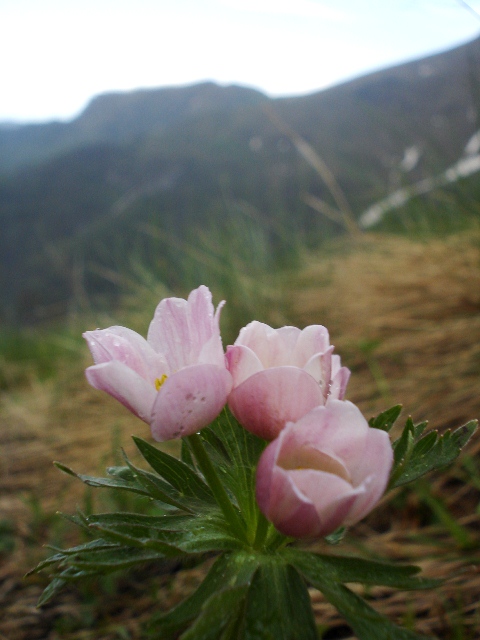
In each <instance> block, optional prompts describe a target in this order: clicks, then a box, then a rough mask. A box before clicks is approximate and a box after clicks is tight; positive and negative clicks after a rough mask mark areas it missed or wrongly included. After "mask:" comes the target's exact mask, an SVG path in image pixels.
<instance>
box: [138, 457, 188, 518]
mask: <svg viewBox="0 0 480 640" xmlns="http://www.w3.org/2000/svg"><path fill="white" fill-rule="evenodd" d="M127 464H128V466H129V468H130V469H131V471H132V473H134V475H135V479H136V481H137V483H138V484H140V485H141V486H142V487H143V488H144V489H145V491H146V492H147V495H148V496H149V497H150V498H152V499H153V500H156V501H158V502H161V503H162V504H163V505H170V506H171V507H177V509H180V510H182V511H189V512H191V513H193V512H194V511H195V509H196V508H197V507H198V500H192V499H191V498H190V497H186V496H185V495H184V494H183V493H181V492H180V491H178V490H177V489H176V488H175V487H172V485H171V484H169V483H168V482H165V481H164V480H162V479H161V478H160V477H159V476H158V475H156V474H155V473H151V472H150V471H145V470H144V469H139V468H138V467H136V466H135V465H133V464H132V463H131V462H130V461H129V460H128V459H127Z"/></svg>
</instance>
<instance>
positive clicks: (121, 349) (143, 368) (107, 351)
mask: <svg viewBox="0 0 480 640" xmlns="http://www.w3.org/2000/svg"><path fill="white" fill-rule="evenodd" d="M83 337H84V338H85V340H86V341H87V344H88V347H89V349H90V351H91V353H92V356H93V359H94V361H95V364H101V363H104V362H110V361H111V360H117V361H119V362H122V363H123V364H125V365H126V366H127V367H129V368H130V369H133V371H136V373H138V374H139V375H140V376H142V378H144V379H145V380H147V381H148V382H150V383H151V384H152V385H153V383H154V381H155V379H156V378H161V377H162V376H163V374H167V375H168V373H169V369H168V366H167V363H166V361H165V359H164V358H163V357H162V356H161V355H160V354H157V353H155V351H154V350H153V349H152V347H151V346H150V345H149V344H148V342H147V341H146V340H145V339H144V338H142V336H141V335H139V334H138V333H136V332H135V331H132V330H131V329H127V328H126V327H110V328H108V329H97V330H96V331H86V332H85V333H84V334H83Z"/></svg>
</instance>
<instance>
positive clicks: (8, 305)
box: [0, 40, 480, 324]
mask: <svg viewBox="0 0 480 640" xmlns="http://www.w3.org/2000/svg"><path fill="white" fill-rule="evenodd" d="M479 105H480V40H476V41H474V42H472V43H470V44H468V45H465V46H462V47H459V48H457V49H455V50H453V51H450V52H447V53H444V54H440V55H436V56H433V57H430V58H428V59H424V60H421V61H416V62H412V63H408V64H404V65H401V66H398V67H395V68H392V69H388V70H384V71H380V72H378V73H374V74H371V75H369V76H366V77H364V78H360V79H357V80H354V81H352V82H348V83H346V84H343V85H341V86H338V87H334V88H332V89H329V90H326V91H322V92H319V93H316V94H312V95H308V96H302V97H297V98H288V99H276V100H271V99H269V98H267V97H266V96H264V95H262V94H261V93H259V92H256V91H253V90H250V89H246V88H240V87H219V86H216V85H214V84H212V83H205V84H200V85H196V86H191V87H184V88H168V89H158V90H148V91H136V92H132V93H127V94H111V95H104V96H100V97H98V98H96V99H94V100H93V101H92V103H91V104H90V105H89V106H88V108H87V109H86V110H85V111H84V113H82V114H81V115H80V116H79V117H78V118H77V119H75V120H73V121H72V122H68V123H60V122H55V123H49V124H45V125H26V126H18V127H12V126H9V127H6V126H4V127H1V126H0V228H1V233H0V301H1V302H0V321H3V322H4V323H6V324H18V323H22V324H24V323H36V322H38V321H41V320H44V319H51V318H55V317H57V318H58V317H62V316H64V315H65V314H66V313H68V311H70V310H72V309H73V308H74V307H75V306H77V307H78V305H79V304H82V303H86V301H87V303H88V304H90V303H91V302H92V301H95V299H96V298H99V299H100V298H101V299H105V296H106V294H108V296H110V298H111V296H115V295H116V294H117V293H118V290H119V284H121V283H120V282H119V275H118V274H125V273H131V271H132V265H136V264H137V265H138V264H141V265H143V266H145V267H146V268H148V269H150V270H151V271H152V272H153V273H155V275H156V277H157V278H158V279H159V280H161V281H163V282H164V283H165V285H166V286H167V287H168V288H170V289H173V290H179V289H181V290H188V289H189V288H191V287H193V286H196V285H198V284H199V282H200V281H201V279H202V278H203V279H205V278H208V277H209V275H211V274H210V272H209V271H208V269H206V267H205V264H203V266H202V265H195V266H193V267H192V260H190V259H188V260H186V259H185V248H186V247H188V248H189V250H190V251H191V250H197V249H199V248H200V250H201V252H202V256H209V255H213V256H214V259H215V260H217V261H220V262H221V263H222V264H223V266H224V267H225V268H229V264H230V266H231V260H232V257H231V255H229V253H232V252H234V251H235V250H237V248H233V249H232V247H230V246H227V245H229V244H230V243H231V242H232V238H234V237H235V235H236V234H237V232H238V227H239V226H240V227H242V230H243V236H242V242H244V241H245V238H248V242H251V244H252V247H253V249H255V247H256V246H257V245H261V246H263V247H267V248H268V254H269V255H270V256H271V257H272V260H271V263H269V264H268V265H267V266H268V268H269V269H272V268H273V269H276V268H278V267H279V266H283V265H284V264H285V262H286V261H287V262H288V261H289V260H291V259H292V256H294V255H295V251H294V250H295V249H296V247H298V246H300V245H301V246H305V245H307V246H317V245H318V244H319V243H320V242H321V241H323V240H324V239H325V238H330V237H332V236H334V235H336V234H338V233H339V232H340V231H342V228H341V225H339V224H338V223H336V222H333V221H331V220H329V219H328V218H326V217H325V216H323V215H320V214H318V213H315V212H314V211H313V210H312V209H311V208H310V207H309V206H308V205H307V204H306V203H305V201H304V196H305V194H307V193H308V194H311V195H314V196H316V197H318V198H320V199H321V200H323V201H325V202H327V204H330V205H332V204H334V202H333V199H332V195H331V193H330V191H329V189H328V188H327V186H326V185H324V184H323V183H322V181H321V180H320V178H319V176H318V175H317V174H316V173H315V171H314V170H313V169H312V167H311V166H309V165H308V164H307V163H306V162H305V160H304V159H302V158H301V157H300V156H299V155H298V153H297V150H296V149H295V146H294V145H293V144H292V142H291V138H290V137H289V135H288V134H287V133H284V132H282V130H281V129H280V128H279V127H278V124H275V123H274V122H273V121H272V118H271V117H270V115H269V110H270V111H271V112H274V113H275V114H276V115H277V116H278V117H280V118H281V120H282V121H284V122H285V123H287V124H288V126H289V127H290V128H291V129H292V130H293V131H295V132H296V133H297V134H299V135H300V136H302V138H303V139H304V140H306V141H307V142H308V143H310V145H311V146H312V147H313V148H314V149H315V150H316V151H317V153H319V154H320V155H321V157H322V158H323V159H324V161H325V162H326V164H327V166H328V167H329V169H330V170H331V171H332V172H333V174H334V176H335V177H336V179H337V181H338V183H339V185H340V187H341V189H342V190H343V192H344V193H345V195H346V197H347V199H348V201H349V203H350V205H351V207H352V209H353V211H354V214H355V216H359V215H360V214H361V213H362V211H363V210H364V209H365V208H367V207H368V206H369V205H370V204H371V203H372V202H375V201H376V200H378V199H381V198H384V197H385V196H386V195H387V194H388V193H390V192H392V191H394V190H395V189H397V188H398V187H399V186H401V185H402V184H406V183H414V182H417V181H419V180H421V179H423V178H426V177H429V176H432V175H437V174H438V173H440V172H442V171H444V170H445V169H446V168H447V167H448V166H450V165H451V164H452V163H454V162H456V161H457V160H458V159H459V158H460V157H461V156H462V154H463V152H464V147H465V145H466V143H467V142H468V140H469V139H470V138H471V137H472V135H473V134H474V133H475V132H476V131H477V130H478V129H479V124H478V110H479ZM412 147H415V148H416V149H418V150H419V153H420V157H419V160H418V162H417V163H416V164H415V166H414V167H412V168H411V169H409V170H406V168H405V167H406V165H405V163H404V164H403V165H402V160H404V159H405V157H406V156H405V152H406V150H407V149H409V148H412ZM402 166H403V168H402ZM471 180H472V181H473V182H474V180H473V179H471ZM451 189H456V187H454V186H452V187H451ZM467 192H468V193H470V191H469V189H467ZM446 193H447V196H445V198H444V200H445V199H446V205H445V202H444V203H443V205H445V206H446V213H442V214H441V216H440V218H438V216H437V204H438V194H437V200H436V201H432V202H433V204H431V208H432V209H433V211H432V214H431V215H430V214H428V216H427V217H428V220H427V222H425V220H424V218H425V215H427V214H425V213H424V214H423V216H422V217H421V224H422V225H423V226H425V224H426V226H427V228H428V227H429V224H430V222H429V221H430V220H431V219H434V220H436V221H439V222H440V224H439V225H438V226H439V228H440V229H443V228H444V227H445V228H446V229H447V230H448V229H450V228H456V227H458V226H461V225H462V220H461V219H460V213H459V212H458V207H457V206H453V207H452V206H450V204H449V200H448V198H449V197H450V196H449V195H448V194H449V191H448V190H447V191H446ZM456 197H457V194H454V196H452V198H453V199H455V198H456ZM420 200H421V202H420V207H421V208H422V211H424V212H425V211H428V207H425V206H424V198H421V199H420ZM467 200H468V202H467V203H466V205H465V207H464V210H465V211H466V212H468V216H470V215H478V209H476V208H475V206H473V205H472V202H473V196H470V195H469V196H468V198H467ZM443 205H442V206H443ZM410 206H411V207H417V208H418V204H416V203H415V202H412V203H411V205H409V207H410ZM429 206H430V205H429ZM409 211H410V209H408V208H407V211H406V213H405V211H404V212H403V213H401V215H398V216H396V215H395V216H394V217H393V221H392V216H387V220H386V222H385V224H387V223H388V225H389V226H390V227H391V228H395V227H397V228H399V230H403V229H404V228H407V229H411V228H412V226H414V227H415V226H416V227H417V229H415V230H418V223H417V222H413V223H412V217H413V219H414V220H415V221H416V220H417V217H416V216H415V215H413V216H412V215H411V214H410V213H409ZM452 211H454V213H452ZM245 229H246V233H245ZM242 250H243V249H242ZM256 255H259V253H258V252H257V253H256ZM262 255H265V252H263V253H262ZM229 261H230V263H229ZM264 266H265V265H264Z"/></svg>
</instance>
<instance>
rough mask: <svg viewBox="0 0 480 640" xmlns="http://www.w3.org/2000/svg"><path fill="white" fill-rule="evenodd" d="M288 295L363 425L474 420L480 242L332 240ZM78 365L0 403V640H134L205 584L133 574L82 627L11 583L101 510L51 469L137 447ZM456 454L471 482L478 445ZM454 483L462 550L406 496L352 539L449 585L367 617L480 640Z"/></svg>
mask: <svg viewBox="0 0 480 640" xmlns="http://www.w3.org/2000/svg"><path fill="white" fill-rule="evenodd" d="M289 278H290V276H289ZM284 285H285V288H286V290H287V291H288V292H289V293H288V321H289V322H290V323H292V324H295V325H297V326H305V325H307V324H311V323H320V324H324V325H325V326H327V327H328V329H329V332H330V336H331V342H332V344H334V345H335V352H336V353H338V354H340V355H341V357H342V363H343V364H346V365H347V366H348V367H350V369H351V370H352V377H351V380H350V383H349V387H348V394H347V398H348V399H349V400H352V401H353V402H355V403H357V404H358V405H359V406H360V408H361V409H362V411H363V412H364V414H365V415H366V417H367V418H368V417H370V416H372V415H374V414H376V413H378V412H379V411H382V410H384V409H386V408H388V407H389V406H391V405H393V404H397V403H402V404H403V405H404V413H403V414H402V418H403V419H404V418H406V417H407V415H409V414H411V415H412V416H413V418H414V420H415V421H421V420H424V419H428V420H429V421H430V422H429V426H430V427H432V428H437V429H439V430H440V431H443V430H445V429H447V428H452V427H457V426H460V425H461V424H463V423H465V422H467V421H468V420H470V419H472V418H478V417H480V393H479V391H480V233H477V232H470V234H468V235H458V236H455V237H449V238H446V239H433V240H429V241H428V242H427V241H425V242H421V241H412V240H407V239H404V238H399V237H392V236H378V235H373V234H372V235H365V236H363V237H362V239H361V240H360V241H351V242H349V241H346V240H342V241H341V243H340V242H339V245H338V246H337V247H336V248H334V250H332V251H331V252H330V253H329V254H328V255H325V254H324V255H322V256H320V255H318V254H311V255H309V256H308V257H307V258H306V260H305V264H304V266H303V268H302V269H301V271H300V273H298V274H295V276H292V279H291V281H290V280H288V279H286V280H285V283H284ZM81 360H82V361H81V362H78V363H77V365H76V366H74V367H72V366H71V365H68V366H67V365H66V366H65V370H64V371H59V372H58V376H56V377H55V379H51V380H47V381H45V382H39V381H38V380H34V379H32V380H31V381H30V383H29V384H26V385H24V386H23V387H19V388H15V389H13V390H11V391H9V392H8V393H4V394H3V396H2V397H1V398H0V521H1V522H0V526H1V523H2V522H3V523H7V524H6V525H5V526H6V530H7V533H8V531H12V538H13V539H14V541H15V544H14V546H13V548H6V549H5V550H4V551H3V552H2V551H1V550H0V640H4V639H5V638H8V640H34V639H35V638H48V640H55V639H57V638H71V640H73V639H74V638H78V639H79V640H80V638H81V639H83V640H85V639H90V638H91V639H92V640H93V639H95V640H99V639H102V640H109V639H110V638H111V639H112V640H113V639H115V638H121V637H128V638H140V635H139V634H140V631H139V629H140V625H141V622H142V620H143V619H144V618H145V617H147V616H148V613H149V612H150V611H152V610H153V608H154V607H155V606H158V603H159V602H160V603H163V605H164V606H165V607H168V606H170V605H171V604H172V603H173V602H176V601H178V599H179V598H180V597H181V596H182V594H184V593H185V592H188V591H189V590H190V589H191V588H192V586H193V585H195V584H196V583H198V580H199V579H200V577H201V575H202V571H203V570H202V569H201V570H198V569H192V570H189V571H182V572H180V573H178V574H176V575H174V576H169V577H168V579H167V578H166V577H164V576H158V575H155V572H154V573H153V574H152V573H151V570H150V573H149V574H148V576H149V578H148V579H149V581H150V582H151V583H152V584H154V585H155V589H153V587H149V588H148V589H145V584H144V580H143V579H142V578H139V576H138V575H136V574H135V575H133V576H131V577H130V578H129V580H127V581H123V582H120V583H119V584H120V586H118V587H117V588H118V590H119V591H118V593H117V597H116V598H115V599H114V600H115V603H113V602H112V601H108V598H107V599H105V597H102V596H101V595H98V596H97V597H98V600H99V602H101V606H100V604H99V605H98V606H97V607H93V605H92V606H91V607H90V609H89V614H88V616H90V617H88V616H87V617H86V618H85V617H82V616H85V615H86V614H85V613H84V612H85V605H84V604H82V597H81V596H80V595H79V593H78V592H77V591H75V590H73V589H72V590H67V592H66V593H65V594H63V595H61V596H59V597H58V598H56V599H55V601H54V602H53V603H51V604H49V605H48V606H47V607H45V608H44V609H41V610H38V609H36V608H35V604H36V600H37V598H38V596H39V594H40V593H41V590H42V587H44V586H45V580H44V579H41V578H35V579H33V580H32V579H30V580H23V579H22V574H23V573H24V572H25V571H26V570H28V569H29V568H31V567H32V565H33V564H35V563H36V562H37V561H38V560H40V559H41V558H42V557H44V556H45V550H44V549H42V548H41V543H45V542H52V530H53V531H54V533H55V532H57V536H58V537H59V538H60V539H61V542H62V545H63V544H66V543H70V541H71V540H70V536H71V535H72V534H71V532H70V530H64V529H61V528H58V525H56V524H55V523H56V522H57V520H58V519H57V517H56V516H55V515H54V514H55V512H56V511H57V510H63V511H65V512H67V513H72V512H73V511H74V510H75V507H76V506H78V507H79V508H88V507H91V505H92V502H93V504H96V503H97V502H96V501H97V500H100V503H101V498H100V499H99V498H97V496H96V495H94V492H89V491H86V489H85V487H84V486H83V485H82V484H81V483H80V482H78V481H76V480H75V479H73V478H70V477H68V476H66V475H64V474H62V473H60V472H59V471H58V470H57V469H56V468H55V467H53V465H52V461H53V460H59V461H61V462H62V463H64V464H66V465H67V466H71V467H72V468H73V469H75V470H76V471H79V472H81V473H90V474H96V475H99V474H102V475H103V470H104V468H105V466H108V465H109V464H114V463H116V462H118V461H119V457H118V456H119V448H120V446H121V447H124V448H125V450H126V451H127V453H128V455H129V456H131V457H132V458H133V459H134V460H135V451H134V447H133V444H132V442H131V439H130V435H131V434H136V435H140V436H141V437H148V427H147V426H146V425H144V424H143V423H142V422H140V421H138V420H137V419H135V418H134V417H133V416H132V415H131V414H129V413H128V412H127V411H126V410H125V409H124V408H123V407H122V406H120V405H119V404H118V403H116V402H114V401H113V400H112V399H111V398H110V397H108V396H106V395H105V394H102V393H101V392H98V391H95V390H94V389H91V388H90V387H89V386H88V384H87V383H86V381H85V378H84V374H83V369H84V367H85V366H88V364H89V363H90V361H89V354H88V353H87V352H86V353H85V356H84V358H82V359H81ZM176 446H177V445H176V443H173V445H172V444H169V445H167V448H169V449H170V451H175V448H176ZM467 453H468V456H469V457H470V458H471V459H472V460H473V461H475V462H474V464H476V465H477V467H476V468H477V469H478V468H479V463H478V460H479V459H480V458H479V456H480V437H479V436H478V435H477V437H476V438H475V440H474V442H473V443H471V444H470V445H469V447H468V452H467ZM465 477H466V475H465V471H464V470H463V467H461V466H459V465H456V466H455V468H454V469H453V470H451V471H450V472H449V473H443V474H436V475H435V476H434V477H433V478H432V479H431V482H430V484H429V486H430V490H431V492H432V494H433V495H435V496H440V497H441V499H442V503H443V504H444V505H445V508H446V509H447V510H448V512H449V513H450V514H451V515H453V516H454V517H456V518H457V519H459V522H460V523H461V524H462V526H464V527H465V529H466V530H468V531H469V532H470V534H471V535H472V536H473V535H475V536H476V538H475V540H476V542H477V545H476V547H475V549H469V551H468V553H464V552H463V551H462V549H459V548H457V547H456V546H455V544H452V542H451V540H450V538H449V536H448V531H446V529H445V527H444V528H441V527H439V526H437V525H432V523H431V518H430V521H429V522H428V523H426V524H425V522H424V520H425V518H424V515H422V513H423V514H424V513H425V504H423V502H422V499H421V497H419V496H418V495H417V494H411V495H409V496H407V497H404V498H403V502H402V503H401V505H402V507H401V508H398V505H396V506H395V507H393V506H391V505H390V504H389V503H386V504H385V505H384V506H383V507H380V508H379V509H378V510H377V511H375V512H374V513H373V514H372V515H371V516H370V517H369V518H367V520H366V521H364V522H362V523H360V524H359V525H357V527H356V528H355V530H354V532H353V534H354V542H355V544H356V545H357V546H360V547H361V548H362V550H363V551H364V552H366V553H367V554H368V553H371V554H373V555H380V556H382V557H385V558H390V559H392V560H394V559H398V560H402V561H409V562H416V563H419V564H420V565H421V566H422V568H424V569H425V571H426V574H427V575H429V576H442V577H447V580H446V582H445V585H444V586H443V587H442V588H441V589H439V590H435V591H431V592H430V591H429V592H422V593H421V594H418V593H417V594H413V595H412V594H405V592H398V593H397V592H393V591H392V590H388V589H376V590H373V591H372V598H374V600H375V606H376V608H377V609H378V610H379V611H381V612H382V613H385V614H386V615H391V616H392V617H393V618H396V619H402V617H405V616H406V615H407V614H406V612H407V611H408V612H409V613H408V615H411V617H412V619H416V622H415V625H416V626H415V628H416V630H417V631H418V632H423V633H433V634H435V635H437V636H438V637H439V638H448V637H451V635H449V634H450V633H451V628H452V624H453V622H452V619H453V618H455V616H457V615H460V614H461V624H462V625H464V628H465V630H466V635H465V638H474V637H475V633H476V632H479V633H480V612H479V610H478V601H479V599H480V574H479V572H478V569H477V568H476V567H478V566H480V552H479V549H480V544H478V543H479V540H478V536H479V534H478V530H479V529H480V528H479V527H478V525H479V515H478V505H479V504H480V486H479V483H478V478H480V472H478V476H477V486H476V487H475V486H474V482H473V481H472V482H471V483H466V482H465ZM422 505H423V511H422V510H421V509H420V506H422ZM419 514H420V515H419ZM474 532H477V533H474ZM1 533H2V532H1V531H0V536H1ZM412 533H415V534H416V535H415V536H412ZM420 534H421V536H420ZM420 537H422V539H423V542H421V543H420V542H419V539H420ZM0 539H1V538H0ZM54 542H55V540H54ZM439 549H442V553H441V554H439V553H438V550H439ZM439 555H440V557H439ZM445 562H447V564H448V563H449V564H448V567H447V568H446V566H445ZM149 584H150V583H149ZM154 592H155V593H154ZM153 593H154V595H153ZM84 595H85V594H84ZM312 597H313V599H314V603H315V609H316V613H317V614H318V616H319V619H321V620H322V621H323V622H325V623H326V624H328V625H332V626H333V627H335V628H337V629H338V635H336V636H333V635H332V636H331V637H332V638H333V637H337V638H344V637H347V636H348V633H347V636H346V635H341V634H342V629H343V630H344V627H343V626H342V622H341V621H340V620H339V618H338V616H337V614H336V613H335V611H334V610H333V609H332V608H331V607H329V606H328V605H327V604H325V603H324V602H323V600H322V598H321V597H320V596H319V594H312ZM102 598H103V599H102ZM82 612H83V613H82ZM458 612H460V614H459V613H458ZM72 616H73V618H72V619H74V620H75V621H76V626H75V625H74V627H75V628H72V629H70V628H68V629H67V630H65V629H66V628H64V627H62V624H63V622H62V621H64V620H65V619H66V618H69V617H72ZM452 616H453V618H452ZM455 620H456V618H455ZM62 629H63V630H62ZM100 629H101V630H100ZM119 629H120V630H121V629H124V630H125V634H127V633H128V634H129V635H124V636H122V635H120V631H119ZM467 633H469V634H470V635H467Z"/></svg>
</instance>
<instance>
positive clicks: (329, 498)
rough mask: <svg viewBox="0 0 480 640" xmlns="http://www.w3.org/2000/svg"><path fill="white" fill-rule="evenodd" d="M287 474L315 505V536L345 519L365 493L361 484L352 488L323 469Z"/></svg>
mask: <svg viewBox="0 0 480 640" xmlns="http://www.w3.org/2000/svg"><path fill="white" fill-rule="evenodd" d="M287 473H288V475H289V477H290V479H291V481H292V482H293V483H294V485H295V487H296V488H297V490H298V491H300V492H301V493H302V495H303V496H305V498H306V499H308V500H310V501H311V502H312V504H313V505H314V507H315V510H316V512H317V514H318V518H319V520H320V523H321V525H320V527H319V529H318V531H317V533H316V535H318V536H325V535H328V534H329V533H332V531H335V529H338V527H339V526H341V525H342V524H343V523H344V522H345V521H346V518H347V517H348V516H349V514H350V511H351V509H352V507H353V505H354V504H355V501H356V500H357V499H358V497H359V496H362V495H363V494H364V492H365V488H364V487H363V486H361V487H352V485H351V484H350V483H348V482H345V480H343V479H342V478H339V477H338V476H336V475H333V474H331V473H325V472H323V471H316V470H313V469H297V470H294V471H288V472H287Z"/></svg>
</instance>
